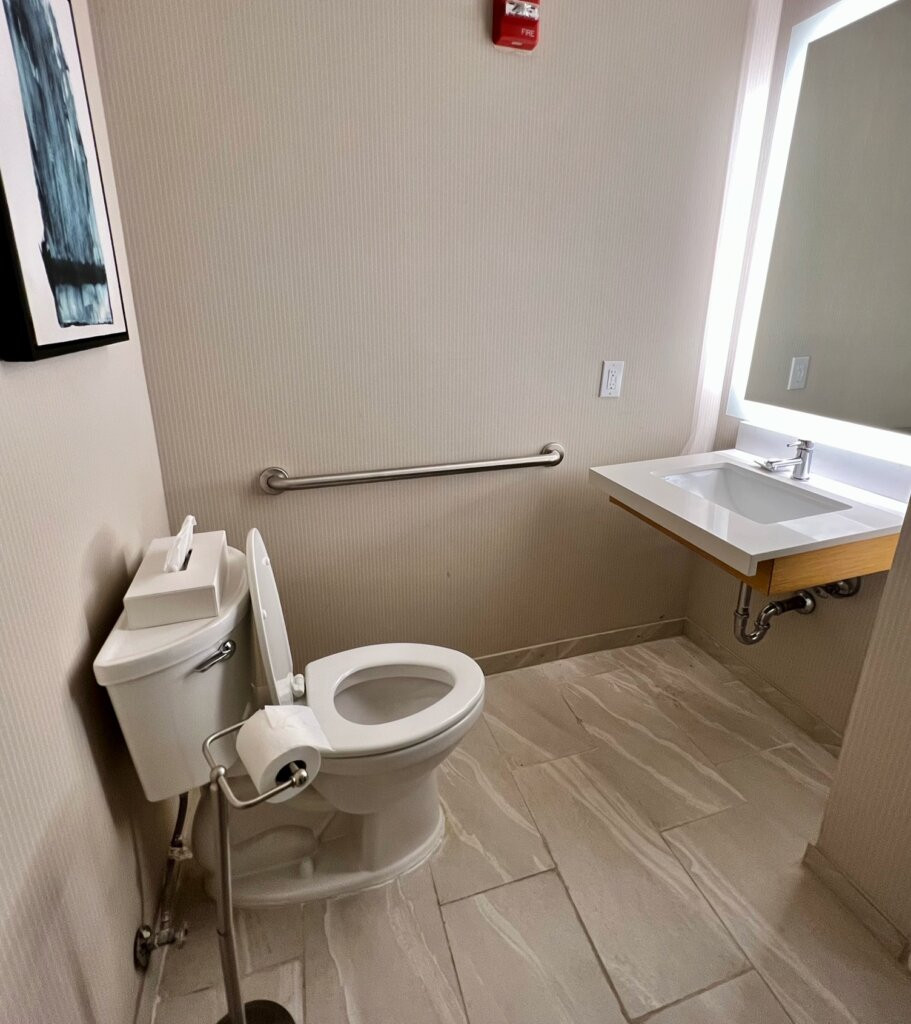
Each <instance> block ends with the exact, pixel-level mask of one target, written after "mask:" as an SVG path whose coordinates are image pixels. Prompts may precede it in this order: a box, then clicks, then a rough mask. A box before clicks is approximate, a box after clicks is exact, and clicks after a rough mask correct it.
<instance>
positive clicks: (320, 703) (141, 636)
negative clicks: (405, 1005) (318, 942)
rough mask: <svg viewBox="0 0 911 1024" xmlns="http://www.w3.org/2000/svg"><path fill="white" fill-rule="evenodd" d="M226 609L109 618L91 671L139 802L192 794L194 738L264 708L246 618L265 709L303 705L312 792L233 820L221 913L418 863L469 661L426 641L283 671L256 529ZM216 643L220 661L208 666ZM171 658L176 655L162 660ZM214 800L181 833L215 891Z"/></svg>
mask: <svg viewBox="0 0 911 1024" xmlns="http://www.w3.org/2000/svg"><path fill="white" fill-rule="evenodd" d="M228 558H229V569H228V582H227V586H226V600H225V606H224V607H223V608H222V611H221V614H220V615H219V616H217V617H216V618H213V619H203V620H195V623H180V624H178V625H171V626H160V627H151V628H149V629H140V630H129V629H127V628H126V626H125V623H124V622H123V618H121V620H120V621H118V623H117V626H115V628H114V630H113V631H112V633H111V635H110V637H109V638H108V640H107V641H106V643H105V645H104V647H103V648H102V650H101V652H100V653H99V655H98V658H97V659H96V661H95V673H96V677H97V679H98V681H99V683H101V685H103V686H106V687H107V688H108V692H109V693H110V695H111V700H112V703H113V704H114V708H115V711H116V712H117V715H118V719H119V721H120V724H121V728H122V730H123V732H124V736H125V737H126V740H127V745H128V747H129V749H130V753H131V755H132V757H133V761H134V764H135V765H136V768H137V772H138V774H139V776H140V781H141V782H142V784H143V788H144V790H145V793H146V796H148V797H149V799H152V800H160V799H164V798H165V797H169V796H174V795H176V794H177V793H180V792H184V791H186V790H188V789H191V788H194V787H197V786H205V785H206V783H207V782H208V778H209V772H208V767H207V766H206V763H205V760H204V759H203V756H202V741H203V740H204V739H205V738H206V736H208V735H210V734H211V733H213V732H215V731H217V730H219V729H223V728H226V727H227V726H229V725H232V724H234V723H235V722H238V721H240V720H241V719H242V718H245V717H248V716H249V715H250V714H252V713H253V711H255V710H256V707H257V706H258V705H259V704H260V703H262V702H263V701H262V700H261V698H260V696H259V695H257V693H256V691H255V690H254V686H253V676H254V674H253V672H252V666H251V642H250V640H251V638H250V635H249V634H250V632H251V631H250V628H249V620H250V615H249V610H250V608H252V612H253V615H252V618H253V622H254V625H255V632H256V636H257V640H258V646H259V652H260V656H261V659H262V665H263V670H264V676H265V687H266V694H265V703H270V704H292V703H299V704H305V705H306V706H308V707H309V708H310V709H311V710H312V712H313V714H314V716H315V717H316V720H317V722H318V723H319V726H320V728H321V730H322V732H323V733H324V735H325V739H326V744H325V746H324V747H322V748H320V751H319V752H320V755H321V767H320V769H319V772H318V773H317V775H316V776H315V778H314V780H313V783H312V786H311V788H310V789H308V790H306V791H304V792H303V793H302V794H300V795H299V796H297V797H295V798H294V799H292V800H288V801H285V802H282V803H264V804H261V805H259V806H258V807H255V808H253V809H251V810H249V811H243V812H236V811H235V812H232V815H233V816H232V822H231V830H232V837H233V839H232V861H233V880H234V901H235V903H236V905H237V906H239V907H258V906H278V905H283V904H289V903H302V902H306V901H308V900H312V899H319V898H323V897H327V896H335V895H340V894H343V893H350V892H356V891H358V890H361V889H365V888H369V887H371V886H374V885H379V884H382V883H383V882H386V881H389V880H390V879H392V878H394V877H396V876H397V875H399V874H401V873H403V872H405V871H408V870H411V869H412V868H414V867H416V866H417V865H418V864H420V863H421V862H422V861H424V860H425V859H426V858H427V857H429V856H430V854H431V853H432V852H433V851H434V849H435V848H436V847H437V845H438V844H439V842H440V840H441V839H442V836H443V828H444V821H443V815H442V810H441V807H440V800H439V795H438V793H437V785H436V772H435V769H436V767H437V765H439V764H440V762H442V761H443V760H444V759H445V758H446V757H447V756H448V755H449V754H450V753H451V752H452V750H453V749H454V748H455V747H456V746H457V744H458V743H459V741H460V740H461V738H462V737H463V736H464V735H465V733H466V732H467V731H468V730H469V729H470V728H471V726H472V725H473V724H474V723H475V722H476V721H477V719H478V717H479V716H480V714H481V711H482V709H483V705H484V675H483V673H482V672H481V669H480V668H479V666H478V665H477V663H476V662H474V661H473V660H472V659H471V658H469V657H468V656H467V655H465V654H461V653H460V652H458V651H453V650H449V649H447V648H444V647H435V646H430V645H427V644H405V643H393V644H374V645H370V646H367V647H359V648H355V649H353V650H349V651H342V652H340V653H338V654H332V655H329V656H328V657H325V658H320V659H318V660H316V661H313V662H310V663H309V664H308V665H307V666H306V667H305V669H304V672H303V673H300V674H298V673H295V671H294V666H293V662H292V658H291V648H290V645H289V642H288V634H287V628H286V625H285V619H284V614H283V612H282V607H281V601H280V599H279V594H278V587H277V586H276V582H275V576H274V574H273V572H272V565H271V561H270V559H269V555H268V552H267V551H266V547H265V544H264V542H263V539H262V537H261V535H260V533H259V531H258V530H256V529H253V530H251V531H250V533H249V534H248V536H247V550H246V560H245V562H244V559H243V555H241V553H240V552H239V551H235V550H233V549H229V552H228ZM226 640H230V641H231V642H232V644H233V646H232V647H231V651H232V653H231V654H230V655H227V656H223V657H221V659H219V652H224V650H226V648H225V646H224V644H225V641H226ZM175 648H176V649H175ZM217 754H218V756H219V757H220V758H221V759H222V763H224V764H225V765H226V766H228V765H230V766H231V767H230V770H229V773H228V774H229V776H230V778H231V785H232V787H233V788H234V789H235V791H237V792H238V795H239V796H241V798H246V797H248V796H253V795H255V793H256V791H255V789H254V788H253V783H252V781H251V780H250V779H249V778H248V777H247V776H246V773H245V772H244V770H243V767H242V765H241V764H240V762H239V761H237V758H236V754H235V753H234V751H233V743H232V742H231V741H230V740H229V741H227V742H226V741H221V747H220V748H217ZM215 829H216V822H215V812H214V801H213V800H212V799H211V796H210V794H209V791H208V788H206V789H204V790H203V794H202V798H201V800H200V805H199V807H198V809H197V812H196V816H195V820H194V826H193V847H194V853H195V856H196V858H197V860H198V861H199V862H200V863H201V865H202V866H203V867H204V868H205V869H206V871H207V873H208V876H209V877H208V882H207V887H208V888H209V889H210V892H214V873H215V867H216V857H215Z"/></svg>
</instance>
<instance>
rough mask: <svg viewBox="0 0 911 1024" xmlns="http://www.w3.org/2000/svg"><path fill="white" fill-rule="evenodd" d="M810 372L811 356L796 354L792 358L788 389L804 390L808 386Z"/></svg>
mask: <svg viewBox="0 0 911 1024" xmlns="http://www.w3.org/2000/svg"><path fill="white" fill-rule="evenodd" d="M809 372H810V357H809V356H794V358H793V359H792V360H791V372H790V373H789V374H788V391H803V389H804V388H805V387H806V386H807V374H808V373H809Z"/></svg>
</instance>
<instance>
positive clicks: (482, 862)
mask: <svg viewBox="0 0 911 1024" xmlns="http://www.w3.org/2000/svg"><path fill="white" fill-rule="evenodd" d="M437 775H438V781H439V787H440V799H441V801H442V804H443V810H444V812H445V814H446V835H445V836H444V838H443V843H442V845H441V846H440V849H439V850H438V851H437V853H436V854H435V855H434V857H433V860H432V861H431V865H430V866H431V870H432V872H433V880H434V882H435V883H436V889H437V896H438V897H439V899H440V902H442V903H447V902H449V901H450V900H455V899H460V898H461V897H463V896H470V895H472V894H473V893H476V892H481V891H482V890H483V889H490V888H492V887H493V886H495V885H502V884H503V883H504V882H512V881H515V880H516V879H518V878H524V877H525V876H526V875H533V874H535V873H536V872H538V871H546V870H547V869H548V868H550V867H553V861H551V859H550V854H549V853H548V852H547V848H546V847H545V845H544V841H543V840H542V839H541V835H540V833H539V832H538V830H537V828H536V827H535V825H534V822H533V821H532V820H531V815H530V814H529V813H528V809H527V808H526V806H525V801H524V800H523V799H522V794H521V793H520V792H519V789H518V786H517V785H516V782H515V779H514V778H513V777H512V774H511V773H510V771H509V768H508V767H507V766H506V761H505V758H504V757H503V755H502V754H501V753H500V751H499V748H498V747H497V745H496V743H495V742H494V738H493V736H492V735H491V733H490V729H489V728H488V726H487V723H486V722H484V720H483V719H482V720H481V721H479V722H478V723H477V724H476V725H475V726H474V728H473V729H472V730H471V732H469V733H468V735H467V736H465V737H464V738H463V740H462V741H461V743H460V744H459V746H458V747H457V748H456V749H455V750H454V751H453V752H452V754H450V755H449V757H448V758H447V759H446V761H444V762H443V764H442V765H440V770H439V772H438V773H437Z"/></svg>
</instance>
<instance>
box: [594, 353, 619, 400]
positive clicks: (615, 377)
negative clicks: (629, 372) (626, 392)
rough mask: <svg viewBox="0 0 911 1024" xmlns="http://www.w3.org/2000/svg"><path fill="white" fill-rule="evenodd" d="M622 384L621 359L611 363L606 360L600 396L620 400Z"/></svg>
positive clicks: (602, 372) (602, 371)
mask: <svg viewBox="0 0 911 1024" xmlns="http://www.w3.org/2000/svg"><path fill="white" fill-rule="evenodd" d="M622 384H623V362H622V361H621V360H619V359H614V360H613V361H610V362H608V361H607V360H605V362H604V366H603V368H602V370H601V390H600V391H599V392H598V396H599V397H600V398H619V397H620V388H621V385H622Z"/></svg>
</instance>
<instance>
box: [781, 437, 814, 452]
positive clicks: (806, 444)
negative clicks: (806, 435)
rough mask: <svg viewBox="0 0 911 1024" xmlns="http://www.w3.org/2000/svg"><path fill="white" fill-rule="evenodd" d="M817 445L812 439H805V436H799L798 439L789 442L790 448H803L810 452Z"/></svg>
mask: <svg viewBox="0 0 911 1024" xmlns="http://www.w3.org/2000/svg"><path fill="white" fill-rule="evenodd" d="M815 447H816V446H815V445H814V444H813V442H812V441H805V440H804V439H803V438H798V439H797V440H796V441H791V442H790V443H789V444H788V448H801V449H803V450H804V451H808V452H811V451H813V449H814V448H815Z"/></svg>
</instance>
